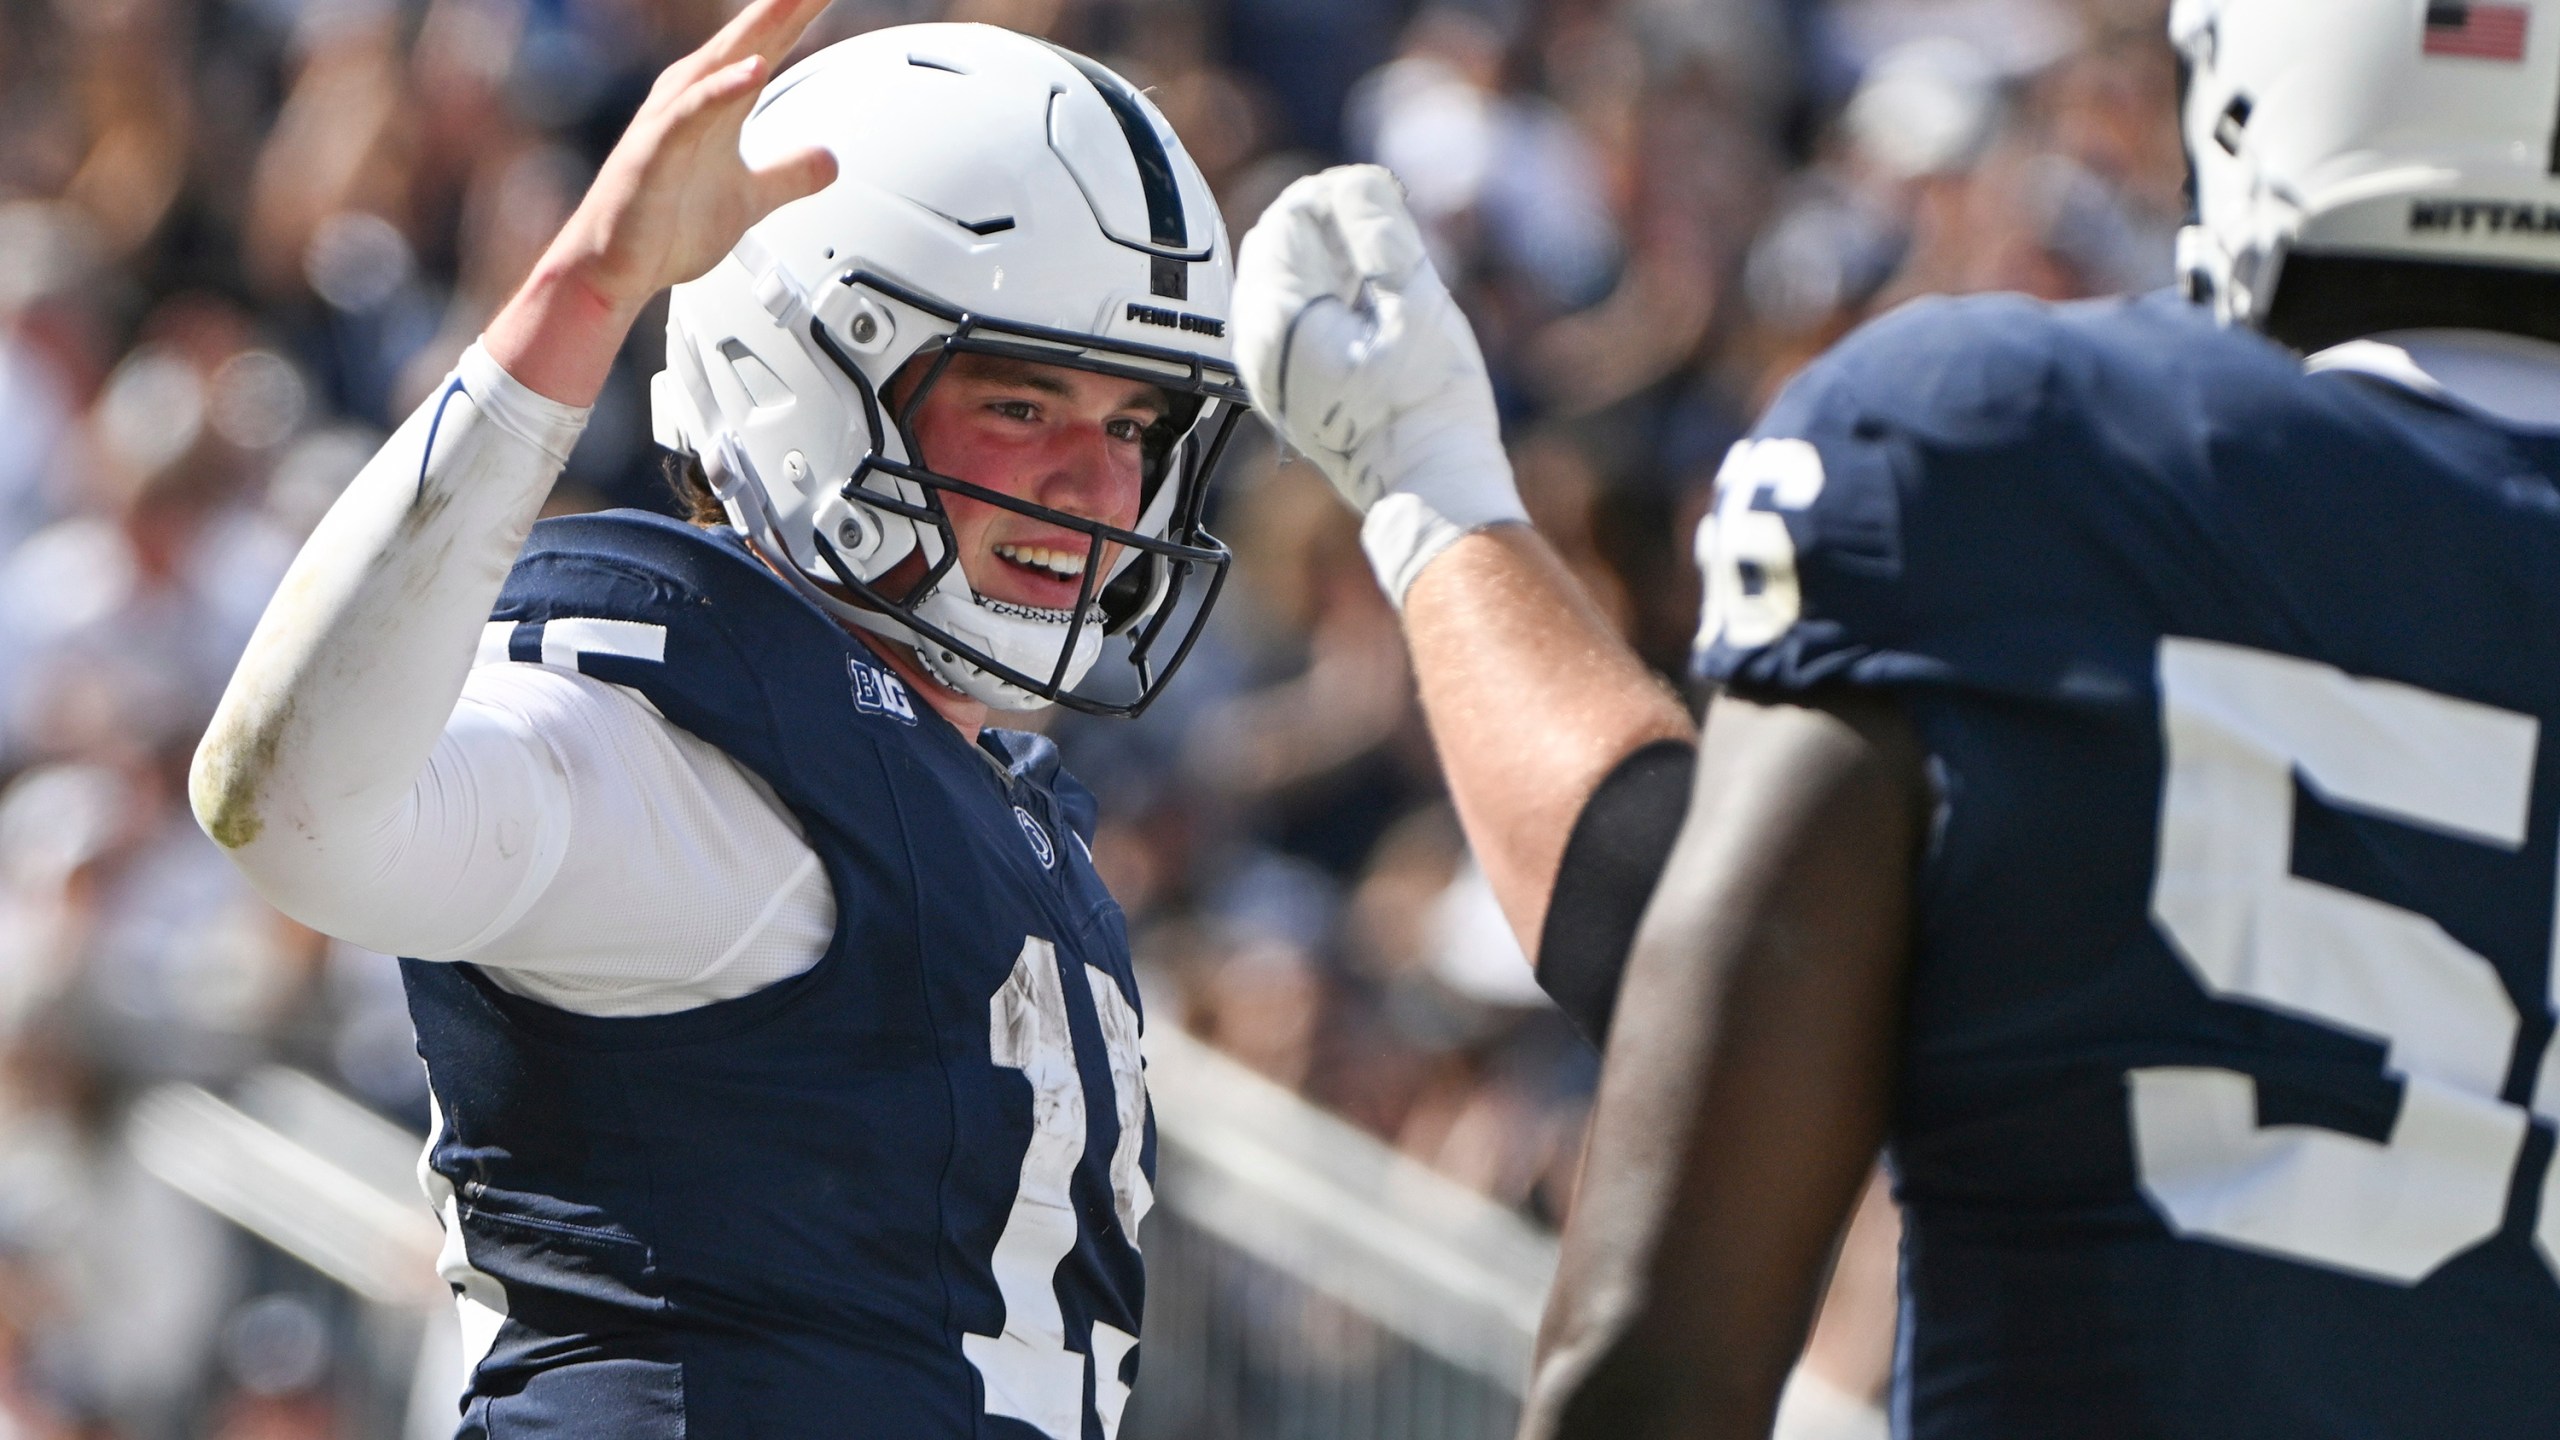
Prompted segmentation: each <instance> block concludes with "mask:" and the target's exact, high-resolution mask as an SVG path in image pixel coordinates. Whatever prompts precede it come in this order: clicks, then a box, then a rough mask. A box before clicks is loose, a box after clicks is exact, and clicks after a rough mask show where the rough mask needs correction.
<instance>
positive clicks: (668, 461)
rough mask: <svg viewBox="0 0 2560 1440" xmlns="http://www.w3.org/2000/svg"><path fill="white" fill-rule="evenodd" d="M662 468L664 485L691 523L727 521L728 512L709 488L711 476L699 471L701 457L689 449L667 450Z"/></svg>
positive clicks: (720, 523) (700, 469)
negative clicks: (664, 477) (665, 483)
mask: <svg viewBox="0 0 2560 1440" xmlns="http://www.w3.org/2000/svg"><path fill="white" fill-rule="evenodd" d="M663 468H664V470H665V471H666V476H667V489H668V490H669V491H671V492H672V493H673V494H674V495H675V498H676V504H678V505H679V506H682V507H683V510H684V518H685V521H686V522H687V523H688V524H693V525H726V524H728V523H729V512H728V511H727V510H725V509H722V508H721V505H720V497H719V496H718V495H715V494H713V493H712V491H711V477H710V476H708V475H705V474H703V473H702V460H701V458H700V457H699V456H696V455H695V454H694V453H693V452H691V451H689V450H670V451H668V452H667V453H666V457H665V459H664V462H663Z"/></svg>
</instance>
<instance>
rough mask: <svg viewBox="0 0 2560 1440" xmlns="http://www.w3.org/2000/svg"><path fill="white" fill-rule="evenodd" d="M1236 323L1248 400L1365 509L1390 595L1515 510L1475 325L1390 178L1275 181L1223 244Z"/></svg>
mask: <svg viewBox="0 0 2560 1440" xmlns="http://www.w3.org/2000/svg"><path fill="white" fill-rule="evenodd" d="M1235 322H1236V362H1237V366H1238V368H1239V369H1241V370H1242V371H1243V374H1244V380H1245V385H1246V387H1247V388H1248V389H1250V390H1251V391H1252V392H1253V403H1254V408H1255V409H1256V410H1258V411H1260V412H1261V413H1262V414H1263V415H1264V416H1265V417H1266V418H1267V419H1269V420H1270V422H1271V424H1272V426H1273V428H1275V429H1277V430H1278V431H1279V432H1280V435H1281V437H1282V438H1283V439H1285V440H1287V441H1288V442H1289V444H1291V445H1292V446H1294V447H1296V448H1297V449H1298V450H1300V451H1301V452H1303V453H1304V454H1305V455H1306V457H1307V458H1308V459H1309V460H1311V461H1313V462H1315V465H1316V468H1318V469H1319V470H1322V471H1323V472H1324V474H1325V478H1326V479H1328V480H1330V481H1332V482H1333V487H1334V488H1335V489H1336V490H1338V491H1340V492H1341V493H1342V497H1343V498H1344V499H1345V500H1348V501H1350V502H1351V505H1352V507H1353V508H1354V509H1356V510H1358V511H1360V512H1361V513H1362V514H1363V515H1365V516H1367V517H1368V520H1367V523H1365V524H1364V525H1363V526H1362V530H1361V540H1362V544H1363V545H1364V547H1365V548H1366V549H1367V550H1368V552H1369V559H1370V562H1371V564H1372V565H1374V566H1375V567H1376V569H1377V572H1378V580H1379V583H1380V584H1382V585H1384V586H1385V587H1386V590H1387V594H1388V596H1389V597H1390V598H1392V599H1395V600H1397V601H1398V602H1399V603H1401V601H1402V599H1403V597H1404V592H1405V590H1406V589H1407V588H1408V587H1410V586H1411V585H1412V583H1413V579H1414V577H1415V576H1416V575H1418V574H1420V573H1421V570H1422V567H1423V565H1425V564H1426V563H1428V562H1429V561H1430V560H1431V559H1432V558H1434V557H1435V556H1437V555H1438V554H1439V553H1440V551H1442V550H1443V549H1446V548H1447V547H1448V546H1449V545H1450V544H1451V543H1453V542H1455V541H1456V540H1457V539H1458V538H1459V537H1460V536H1463V535H1465V534H1467V533H1468V532H1470V531H1472V530H1478V529H1482V528H1483V527H1484V526H1486V525H1490V524H1496V523H1500V522H1503V521H1512V520H1523V519H1525V518H1526V517H1525V515H1524V513H1523V512H1522V510H1521V508H1520V499H1519V494H1518V492H1517V491H1516V490H1515V489H1514V488H1513V485H1512V479H1511V465H1510V462H1509V460H1508V459H1506V458H1505V457H1504V455H1503V451H1502V436H1501V426H1500V422H1499V420H1498V418H1497V416H1496V415H1495V413H1494V405H1493V387H1492V384H1491V382H1490V381H1489V380H1488V379H1487V378H1486V375H1485V366H1484V356H1483V354H1482V353H1481V352H1480V351H1479V350H1478V349H1477V348H1476V339H1475V332H1474V331H1473V330H1471V329H1469V328H1468V326H1467V320H1466V317H1465V316H1464V315H1462V314H1460V313H1459V310H1458V306H1457V302H1456V301H1455V300H1453V299H1451V298H1450V295H1449V289H1448V287H1447V286H1446V285H1444V284H1442V283H1441V280H1440V275H1439V272H1438V271H1437V270H1435V269H1433V268H1432V265H1431V258H1430V256H1429V255H1428V254H1426V253H1425V252H1424V250H1423V245H1422V233H1421V231H1420V230H1418V229H1417V228H1416V227H1415V225H1414V223H1413V217H1412V216H1411V215H1410V214H1409V213H1407V212H1406V210H1405V205H1404V196H1403V193H1402V192H1401V191H1400V190H1399V189H1398V188H1397V186H1396V181H1395V177H1394V176H1392V175H1390V174H1388V173H1387V172H1386V171H1385V170H1382V169H1380V168H1378V167H1377V166H1375V165H1347V166H1339V167H1336V168H1334V169H1331V170H1327V171H1324V172H1323V173H1321V174H1317V175H1310V176H1308V177H1306V178H1305V179H1303V180H1300V181H1298V182H1297V183H1296V184H1294V185H1291V186H1290V187H1289V188H1288V189H1286V190H1284V191H1282V192H1281V193H1280V198H1279V199H1277V200H1274V201H1273V202H1272V203H1271V208H1270V209H1268V210H1266V211H1264V212H1263V216H1262V219H1261V220H1260V221H1259V222H1258V223H1256V224H1255V225H1254V227H1253V229H1252V230H1251V231H1250V232H1248V233H1247V234H1246V235H1245V237H1244V243H1243V245H1242V246H1241V247H1239V249H1238V250H1237V254H1236V290H1235Z"/></svg>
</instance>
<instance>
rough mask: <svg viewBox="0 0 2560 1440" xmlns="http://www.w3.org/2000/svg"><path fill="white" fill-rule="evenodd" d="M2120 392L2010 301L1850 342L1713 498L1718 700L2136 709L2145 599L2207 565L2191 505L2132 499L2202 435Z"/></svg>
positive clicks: (1914, 320)
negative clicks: (1956, 691)
mask: <svg viewBox="0 0 2560 1440" xmlns="http://www.w3.org/2000/svg"><path fill="white" fill-rule="evenodd" d="M2123 368H2124V361H2123V359H2122V358H2121V357H2120V356H2117V355H2113V354H2107V353H2101V352H2100V351H2098V350H2094V349H2092V348H2091V347H2089V346H2088V345H2086V344H2085V343H2083V342H2082V340H2081V337H2080V336H2079V334H2078V327H2077V324H2076V322H2075V320H2074V318H2073V316H2072V315H2071V313H2070V312H2067V311H2064V310H2060V309H2057V308H2056V307H2052V306H2046V305H2041V304H2038V303H2035V302H2032V301H2027V300H2023V299H2017V298H2013V297H1990V298H1982V299H1968V300H1961V301H1924V302H1921V303H1918V304H1914V305H1911V306H1907V307H1905V308H1903V309H1902V310H1899V311H1896V312H1895V313H1894V314H1892V315H1890V316H1887V317H1886V318H1884V319H1882V320H1880V321H1878V322H1876V323H1875V324H1873V325H1870V326H1868V327H1867V328H1866V329H1864V330H1862V331H1860V332H1859V333H1858V334H1856V335H1854V336H1852V337H1851V338H1850V339H1849V340H1847V341H1845V342H1843V343H1842V344H1841V345H1840V346H1839V347H1838V348H1836V349H1835V350H1833V351H1832V352H1831V353H1830V354H1829V355H1826V356H1825V357H1823V359H1821V360H1820V361H1818V362H1816V363H1815V364H1814V365H1813V366H1812V367H1811V368H1810V369H1808V370H1807V371H1806V372H1805V373H1804V374H1803V375H1802V376H1800V377H1798V379H1797V380H1796V381H1795V382H1794V383H1793V384H1792V385H1790V386H1789V387H1788V388H1787V390H1786V391H1785V393H1784V394H1782V395H1781V396H1780V398H1779V400H1778V402H1777V403H1776V404H1775V405H1774V406H1772V407H1771V409H1770V411H1769V413H1768V415H1767V416H1766V417H1765V418H1764V419H1763V420H1762V422H1761V423H1760V425H1759V426H1758V427H1757V429H1756V430H1755V431H1754V433H1753V434H1752V435H1751V437H1750V438H1748V439H1746V440H1744V441H1743V442H1741V443H1740V444H1739V445H1737V446H1735V447H1734V450H1733V452H1732V454H1731V455H1730V456H1729V457H1728V458H1727V460H1726V462H1725V465H1724V468H1723V470H1722V472H1721V473H1720V474H1719V475H1718V477H1717V500H1716V505H1715V508H1714V510H1713V512H1712V513H1711V514H1710V515H1709V517H1708V519H1707V521H1706V523H1705V524H1704V525H1703V526H1701V528H1700V530H1699V535H1698V559H1699V563H1700V566H1701V568H1702V569H1703V571H1704V572H1705V580H1706V585H1705V589H1706V615H1705V619H1704V622H1703V623H1702V625H1701V627H1700V633H1699V636H1698V644H1697V650H1696V655H1695V670H1696V674H1697V676H1698V678H1700V679H1703V680H1707V681H1711V682H1714V683H1716V684H1718V685H1720V686H1723V687H1725V688H1727V689H1730V690H1733V691H1736V692H1737V693H1741V694H1745V695H1758V696H1764V697H1783V696H1787V695H1796V694H1803V693H1806V692H1808V691H1811V690H1815V689H1818V688H1820V687H1823V686H1826V685H1835V684H1850V685H1860V686H1885V687H1911V686H1932V687H1963V688H1967V689H1976V690H1986V691H1992V692H2003V693H2009V694H2015V695H2022V696H2030V697H2035V698H2042V699H2057V698H2059V699H2069V698H2071V697H2073V696H2074V695H2090V696H2092V697H2093V698H2107V699H2120V698H2122V697H2123V696H2124V695H2125V694H2127V693H2128V691H2129V690H2138V689H2139V688H2140V687H2141V686H2142V685H2143V684H2144V683H2145V681H2144V675H2145V672H2146V667H2147V665H2148V634H2147V631H2148V623H2147V617H2146V616H2145V614H2144V612H2145V610H2146V609H2147V607H2146V606H2145V604H2144V603H2143V598H2144V596H2143V592H2144V591H2145V590H2147V589H2148V588H2149V587H2151V586H2154V585H2162V586H2169V585H2174V584H2176V583H2177V580H2176V574H2177V572H2178V571H2179V570H2181V569H2183V568H2187V567H2191V566H2192V564H2193V561H2192V559H2191V558H2185V559H2182V558H2181V556H2182V554H2183V555H2186V556H2190V557H2191V556H2192V554H2193V548H2192V543H2191V540H2190V539H2189V538H2186V537H2184V536H2183V535H2182V533H2181V532H2183V531H2185V530H2186V529H2188V528H2189V527H2188V526H2187V525H2186V524H2185V523H2184V521H2183V520H2182V519H2181V517H2180V516H2179V515H2178V513H2177V508H2178V502H2177V501H2176V499H2175V498H2174V497H2173V496H2171V495H2169V494H2168V493H2167V492H2165V491H2164V492H2161V493H2159V494H2153V495H2146V494H2144V493H2143V492H2142V490H2141V487H2140V486H2139V485H2138V484H2137V485H2127V484H2125V483H2123V480H2124V477H2125V476H2127V475H2129V474H2135V475H2138V474H2139V473H2140V472H2141V470H2142V469H2143V462H2144V461H2145V459H2146V458H2147V459H2151V460H2156V459H2157V458H2158V454H2157V452H2158V450H2159V448H2160V447H2162V446H2167V445H2175V444H2177V443H2180V437H2179V432H2180V431H2181V430H2184V429H2187V428H2191V427H2189V426H2188V425H2186V424H2185V423H2184V422H2182V421H2180V420H2179V419H2178V418H2177V413H2176V410H2175V406H2176V396H2175V393H2174V392H2176V391H2178V390H2180V389H2182V388H2185V387H2184V384H2183V383H2182V382H2179V381H2178V380H2177V379H2176V378H2175V377H2173V376H2166V375H2149V374H2143V375H2128V374H2121V373H2117V372H2120V371H2121V370H2123ZM2108 391H2112V392H2114V396H2115V398H2114V399H2113V400H2112V401H2110V402H2109V403H2108V404H2106V405H2103V406H2100V405H2092V404H2090V403H2089V399H2090V396H2091V395H2092V394H2095V393H2098V392H2108ZM2146 408H2150V409H2156V410H2157V411H2158V412H2159V413H2158V414H2157V415H2146V414H2145V413H2143V412H2144V411H2145V409H2146ZM2096 417H2104V418H2096ZM2182 547H2185V548H2183V549H2182Z"/></svg>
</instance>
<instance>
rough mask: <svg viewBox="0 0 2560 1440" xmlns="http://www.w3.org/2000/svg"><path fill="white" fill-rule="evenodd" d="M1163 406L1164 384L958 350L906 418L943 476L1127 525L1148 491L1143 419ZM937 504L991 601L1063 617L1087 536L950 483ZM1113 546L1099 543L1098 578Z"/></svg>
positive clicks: (1080, 578)
mask: <svg viewBox="0 0 2560 1440" xmlns="http://www.w3.org/2000/svg"><path fill="white" fill-rule="evenodd" d="M1171 408H1172V406H1171V402H1170V400H1169V398H1168V397H1167V396H1166V394H1165V392H1164V391H1163V390H1161V389H1158V388H1157V387H1156V386H1153V385H1150V384H1147V383H1145V382H1143V381H1136V380H1125V379H1120V378H1117V377H1114V376H1109V375H1097V374H1094V373H1092V372H1091V371H1086V370H1074V369H1069V368H1067V367H1065V366H1062V365H1043V364H1038V363H1036V362H1033V361H1028V360H1016V359H1012V358H1010V357H1005V356H996V355H981V354H974V353H964V354H961V355H958V356H955V357H953V359H952V361H951V364H950V365H949V366H948V367H946V368H945V369H944V371H943V373H942V376H941V378H940V379H939V380H937V381H935V382H934V385H933V388H932V389H931V390H930V391H929V392H927V393H926V395H925V397H924V402H923V403H922V404H921V405H918V406H917V407H916V411H915V414H914V416H913V417H912V421H911V423H912V426H913V429H914V433H915V438H916V444H917V448H918V450H919V451H921V454H920V456H919V457H918V458H919V459H920V460H921V461H922V462H923V463H924V464H925V465H926V466H927V467H929V468H931V469H933V470H935V471H937V472H939V473H941V474H944V475H948V476H951V477H952V478H954V479H957V480H966V481H968V482H969V483H971V484H973V485H977V486H981V487H983V488H985V489H988V490H992V491H995V492H997V493H998V494H1002V495H1007V496H1011V497H1013V498H1015V499H1018V500H1027V501H1029V502H1031V503H1033V504H1035V505H1042V506H1046V507H1048V508H1049V509H1052V510H1057V511H1060V512H1063V513H1065V514H1068V515H1072V516H1075V517H1077V518H1079V519H1084V520H1099V521H1102V522H1103V523H1105V524H1108V525H1113V526H1116V527H1119V528H1121V529H1128V528H1130V527H1132V526H1134V525H1136V524H1137V521H1138V508H1139V505H1140V503H1141V497H1142V495H1143V493H1144V490H1145V482H1146V433H1147V430H1148V427H1150V426H1152V425H1155V424H1157V423H1158V422H1159V421H1161V420H1163V419H1164V418H1165V417H1166V415H1167V414H1168V413H1169V411H1170V410H1171ZM942 505H943V509H944V512H945V513H946V514H948V515H949V516H950V519H951V533H952V538H953V539H954V540H955V541H956V542H957V549H958V552H959V561H960V568H961V571H962V573H964V574H965V575H967V576H968V579H969V584H970V586H971V587H972V588H974V589H975V590H976V591H977V592H978V593H979V594H980V595H982V596H984V597H986V598H987V599H990V600H1001V601H1007V602H1010V603H1012V604H1015V605H1025V606H1031V607H1033V608H1036V609H1041V610H1055V611H1058V612H1060V617H1061V622H1062V623H1063V620H1064V618H1065V616H1066V614H1067V613H1068V612H1071V611H1072V610H1073V609H1074V607H1075V603H1076V596H1077V593H1078V592H1079V591H1080V590H1081V589H1082V587H1083V583H1084V571H1085V564H1086V559H1087V556H1088V551H1089V548H1090V547H1089V537H1087V536H1085V535H1083V534H1080V533H1078V532H1077V531H1075V530H1071V529H1068V528H1066V527H1064V526H1061V525H1058V524H1055V523H1053V522H1049V521H1043V520H1039V519H1035V518H1033V517H1032V516H1029V515H1022V514H1017V513H1015V512H1014V511H1011V510H1007V509H1004V508H1003V507H1001V506H997V505H991V504H989V503H987V502H985V501H983V500H977V499H972V498H971V497H969V496H966V495H960V494H955V493H952V492H949V491H945V492H944V493H943V495H942ZM1119 550H1120V547H1119V546H1117V545H1110V544H1106V545H1104V546H1103V547H1102V551H1101V554H1100V556H1099V557H1098V560H1099V563H1100V564H1101V566H1102V568H1103V573H1104V574H1105V575H1108V574H1109V573H1110V568H1111V564H1112V561H1113V559H1114V558H1115V557H1116V556H1117V555H1118V553H1119ZM1098 589H1099V587H1098V584H1097V593H1098Z"/></svg>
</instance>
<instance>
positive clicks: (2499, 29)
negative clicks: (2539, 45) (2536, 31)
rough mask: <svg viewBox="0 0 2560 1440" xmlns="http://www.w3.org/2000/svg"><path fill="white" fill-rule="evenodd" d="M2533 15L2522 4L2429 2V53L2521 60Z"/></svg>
mask: <svg viewBox="0 0 2560 1440" xmlns="http://www.w3.org/2000/svg"><path fill="white" fill-rule="evenodd" d="M2531 18H2532V12H2531V11H2529V10H2527V9H2525V7H2523V6H2522V5H2441V4H2439V5H2429V6H2428V7H2427V42H2426V53H2428V54H2430V55H2450V56H2456V57H2459V58H2461V59H2465V60H2504V61H2507V62H2509V63H2511V64H2514V63H2521V62H2522V61H2523V60H2524V38H2525V22H2526V21H2528V20H2529V19H2531Z"/></svg>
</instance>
